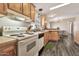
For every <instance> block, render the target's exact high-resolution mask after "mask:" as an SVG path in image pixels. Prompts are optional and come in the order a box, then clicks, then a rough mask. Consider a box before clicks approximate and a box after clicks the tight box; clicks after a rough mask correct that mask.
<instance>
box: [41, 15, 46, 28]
mask: <svg viewBox="0 0 79 59" xmlns="http://www.w3.org/2000/svg"><path fill="white" fill-rule="evenodd" d="M45 22H46V16H45V15H42V16H41V25H42V26H43V27H44V26H45Z"/></svg>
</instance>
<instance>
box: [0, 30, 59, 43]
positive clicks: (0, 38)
mask: <svg viewBox="0 0 79 59" xmlns="http://www.w3.org/2000/svg"><path fill="white" fill-rule="evenodd" d="M48 31H59V30H44V31H38V32H34V34H32V35H26V34H25V38H29V37H32V36H34V35H38V34H40V33H45V32H48ZM17 38H18V39H19V40H20V39H23V38H24V37H13V38H12V37H10V36H0V44H3V43H7V42H11V41H16V40H17Z"/></svg>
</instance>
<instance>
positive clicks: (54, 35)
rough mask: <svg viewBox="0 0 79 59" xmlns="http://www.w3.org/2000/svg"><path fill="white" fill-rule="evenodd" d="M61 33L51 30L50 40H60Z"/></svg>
mask: <svg viewBox="0 0 79 59" xmlns="http://www.w3.org/2000/svg"><path fill="white" fill-rule="evenodd" d="M59 38H60V37H59V33H58V31H49V40H51V41H58V40H59Z"/></svg>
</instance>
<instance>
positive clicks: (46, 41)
mask: <svg viewBox="0 0 79 59" xmlns="http://www.w3.org/2000/svg"><path fill="white" fill-rule="evenodd" d="M48 39H49V35H48V32H45V33H44V44H45V45H46V44H47V43H48V41H49V40H48Z"/></svg>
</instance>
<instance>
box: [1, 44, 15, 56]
mask: <svg viewBox="0 0 79 59" xmlns="http://www.w3.org/2000/svg"><path fill="white" fill-rule="evenodd" d="M15 55H16V45H15V44H10V45H6V46H4V47H2V48H1V49H0V56H15Z"/></svg>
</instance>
